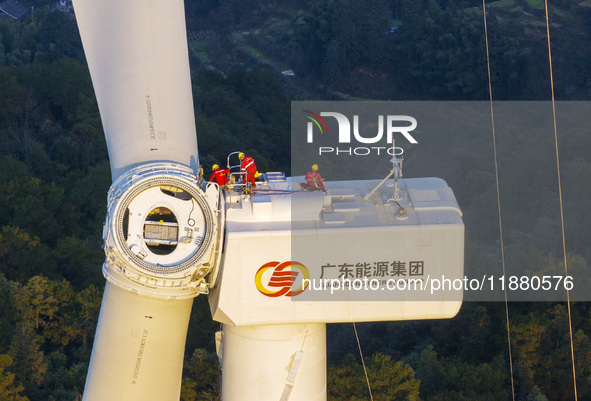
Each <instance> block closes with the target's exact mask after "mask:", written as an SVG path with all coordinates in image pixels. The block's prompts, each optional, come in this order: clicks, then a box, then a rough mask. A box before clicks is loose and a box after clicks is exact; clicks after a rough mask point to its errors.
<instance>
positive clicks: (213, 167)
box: [211, 164, 220, 171]
mask: <svg viewBox="0 0 591 401" xmlns="http://www.w3.org/2000/svg"><path fill="white" fill-rule="evenodd" d="M218 168H220V166H218V165H217V164H214V165H213V166H211V171H213V170H216V169H218Z"/></svg>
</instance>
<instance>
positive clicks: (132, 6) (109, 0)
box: [74, 0, 199, 180]
mask: <svg viewBox="0 0 591 401" xmlns="http://www.w3.org/2000/svg"><path fill="white" fill-rule="evenodd" d="M74 9H75V11H76V19H77V21H78V28H79V30H80V36H81V38H82V43H83V45H84V52H85V54H86V59H87V61H88V67H89V69H90V74H91V76H92V82H93V85H94V89H95V93H96V98H97V101H98V106H99V110H100V113H101V118H102V122H103V128H104V131H105V136H106V139H107V146H108V149H109V157H110V160H111V171H112V175H113V180H115V179H116V178H117V177H118V176H119V175H121V174H122V173H123V172H125V171H126V170H128V169H129V167H130V166H133V165H136V164H138V163H142V162H146V161H157V160H166V161H174V162H179V163H183V164H185V165H188V166H191V167H192V168H193V170H195V171H197V168H198V165H199V161H198V154H197V138H196V134H195V117H194V114H193V99H192V95H191V80H190V71H189V59H188V50H187V34H186V27H185V13H184V3H183V0H103V1H97V0H74Z"/></svg>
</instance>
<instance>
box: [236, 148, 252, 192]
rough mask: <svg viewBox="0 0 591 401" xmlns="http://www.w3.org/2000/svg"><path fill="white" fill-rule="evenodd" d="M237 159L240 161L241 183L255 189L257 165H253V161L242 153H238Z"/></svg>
mask: <svg viewBox="0 0 591 401" xmlns="http://www.w3.org/2000/svg"><path fill="white" fill-rule="evenodd" d="M238 158H239V159H240V169H241V171H242V174H244V176H243V178H242V179H243V182H244V183H245V184H248V183H249V182H250V185H251V186H252V188H256V186H257V185H256V184H255V182H254V181H255V178H256V177H257V165H256V164H254V159H253V158H252V157H250V156H246V155H245V154H244V153H242V152H240V154H238Z"/></svg>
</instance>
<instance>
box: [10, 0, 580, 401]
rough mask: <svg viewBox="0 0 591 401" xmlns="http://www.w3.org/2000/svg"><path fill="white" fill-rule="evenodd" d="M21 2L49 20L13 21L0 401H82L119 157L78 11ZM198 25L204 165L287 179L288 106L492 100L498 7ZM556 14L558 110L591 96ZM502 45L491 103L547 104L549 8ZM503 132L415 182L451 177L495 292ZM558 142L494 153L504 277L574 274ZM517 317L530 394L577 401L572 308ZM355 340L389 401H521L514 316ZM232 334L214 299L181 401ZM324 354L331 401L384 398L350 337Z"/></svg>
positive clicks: (570, 175) (234, 6) (521, 365)
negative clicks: (230, 157) (565, 266)
mask: <svg viewBox="0 0 591 401" xmlns="http://www.w3.org/2000/svg"><path fill="white" fill-rule="evenodd" d="M22 3H23V4H24V5H25V6H27V7H28V8H29V9H30V8H31V7H32V6H34V11H33V14H31V12H29V13H28V14H27V15H25V16H24V17H23V18H22V19H21V20H19V21H15V20H9V19H0V210H2V214H1V217H0V400H2V401H26V400H30V401H46V400H50V401H51V400H55V401H69V400H80V399H81V394H82V391H83V386H84V380H85V375H86V370H87V367H88V361H89V358H90V351H91V348H92V342H93V336H94V329H95V326H96V322H97V317H98V311H99V307H100V301H101V296H102V289H103V286H104V279H103V277H102V274H101V265H102V263H103V260H104V254H103V251H102V249H101V243H102V240H101V233H102V223H103V220H104V217H105V213H106V194H107V191H108V188H109V186H110V183H111V178H110V171H109V161H108V156H107V150H106V145H105V141H104V137H103V132H102V125H101V121H100V117H99V114H98V109H97V105H96V101H95V99H94V92H93V88H92V83H91V80H90V76H89V73H88V70H87V67H86V61H85V58H84V54H83V51H82V46H81V43H80V38H79V36H78V31H77V27H76V21H75V18H74V16H73V14H72V13H71V12H64V11H60V10H57V9H56V8H55V4H54V3H53V2H52V1H46V0H27V1H25V0H23V2H22ZM186 15H187V22H188V28H187V29H188V35H189V36H188V37H189V44H190V61H191V67H192V83H193V95H194V104H195V116H196V122H197V133H198V143H199V151H200V158H201V163H202V164H203V165H204V166H205V167H206V168H207V167H209V166H210V165H211V164H212V163H220V162H221V163H220V164H222V163H224V162H225V158H226V156H227V154H228V153H230V152H232V151H235V150H243V151H247V152H249V153H250V154H252V155H253V156H255V158H256V160H257V165H258V166H259V169H260V170H261V171H264V170H283V171H286V172H287V173H290V171H289V168H290V148H289V146H290V145H289V144H290V132H289V130H290V126H289V125H290V101H292V100H308V99H314V100H328V99H338V100H342V99H351V100H354V99H379V100H456V101H457V100H482V101H487V100H488V98H489V94H488V78H487V63H486V48H485V37H484V20H483V10H482V2H481V1H477V0H456V1H454V0H431V1H427V0H423V1H413V0H341V1H334V0H283V1H281V0H277V1H272V2H269V1H262V0H206V1H197V0H186ZM549 19H550V32H551V35H552V57H553V58H552V60H553V78H554V89H555V93H556V98H557V99H558V100H588V99H589V97H590V96H591V4H589V2H588V1H586V2H579V1H571V0H556V1H550V9H549ZM487 28H488V40H489V47H490V61H491V64H490V68H491V74H492V90H493V96H494V98H495V99H496V100H550V97H551V92H550V74H549V63H548V48H547V38H546V24H545V13H544V3H543V2H542V1H541V0H500V1H495V2H490V3H489V2H487ZM285 70H291V71H292V72H293V74H294V75H290V74H282V71H285ZM550 113H551V111H550ZM583 120H585V119H583ZM490 129H491V127H490V120H486V121H485V122H484V123H483V127H482V132H483V135H482V136H481V137H480V136H479V137H461V136H458V137H454V138H448V137H446V138H443V137H440V138H434V139H433V141H431V142H432V146H431V148H425V150H424V151H423V153H422V154H421V153H420V152H419V151H416V152H415V154H413V157H412V159H410V160H408V166H407V167H406V170H405V172H406V174H407V176H422V175H430V176H438V177H442V178H444V179H446V180H447V181H448V183H449V184H450V186H451V187H452V188H453V189H454V191H455V194H456V197H457V198H458V202H459V203H460V206H461V208H462V210H463V212H464V217H465V222H466V232H467V234H466V264H467V266H468V267H470V268H472V269H475V270H479V269H480V270H487V271H494V272H495V273H494V274H496V275H499V274H500V273H499V269H500V265H501V259H500V258H501V251H500V244H499V228H498V222H497V216H498V213H497V203H496V185H495V170H494V160H493V154H492V137H491V135H490ZM541 135H547V133H544V134H541V133H538V132H529V131H527V130H526V129H524V130H508V131H507V134H505V136H502V135H501V136H500V138H499V139H500V142H499V149H498V150H499V159H500V160H501V169H500V180H501V200H502V206H503V207H502V211H503V213H504V214H505V216H506V219H505V224H506V226H505V230H504V241H505V247H506V248H505V249H504V253H505V256H506V262H507V268H511V266H514V265H519V266H522V267H523V266H525V267H526V270H527V269H528V268H529V269H530V270H529V271H536V272H537V271H556V270H557V271H560V269H562V260H563V250H562V245H561V222H560V214H559V213H558V209H559V205H558V198H557V182H556V167H555V161H554V160H553V159H551V158H552V157H554V154H553V153H552V152H553V138H552V132H550V133H549V134H548V135H550V136H543V137H542V136H541ZM560 135H561V132H560V130H559V136H560ZM559 143H560V149H561V152H562V153H561V160H562V163H563V165H562V166H561V167H562V176H563V181H562V185H563V191H564V197H565V208H566V209H565V210H566V211H565V233H566V238H567V242H566V244H567V259H568V262H569V266H571V267H572V268H573V269H575V270H576V269H579V270H581V271H582V270H585V269H587V266H588V262H587V260H588V259H589V257H591V230H590V229H589V227H590V223H591V221H590V219H591V217H589V213H588V210H589V208H590V207H591V205H590V202H591V201H590V199H591V196H590V194H589V193H588V192H589V189H588V183H589V182H590V181H591V160H590V156H589V152H588V151H589V149H591V143H590V139H589V136H588V131H586V130H585V129H584V128H580V127H579V129H577V127H574V128H573V127H570V128H569V131H568V135H567V136H560V137H559ZM438 149H439V150H438ZM532 177H533V178H532ZM531 188H533V189H531ZM526 216H527V218H526ZM508 316H509V318H510V332H509V333H510V336H511V347H512V353H511V355H512V358H513V378H514V386H515V396H516V399H517V400H524V401H526V400H527V401H534V400H536V401H542V400H552V401H553V400H567V399H573V377H572V366H571V342H570V336H569V315H568V311H567V307H566V304H564V303H549V302H536V303H534V302H529V303H527V302H521V303H510V304H509V308H508ZM571 318H572V328H573V345H572V350H573V352H574V356H575V368H576V374H577V392H578V399H579V400H591V341H590V339H589V335H590V334H591V308H590V304H589V303H585V302H578V303H574V304H572V310H571ZM357 327H358V330H359V335H360V340H361V345H362V347H363V351H364V355H365V363H366V365H367V368H368V375H369V381H370V383H371V384H372V391H373V395H374V399H376V400H425V401H435V400H438V401H452V400H454V401H455V400H471V401H473V400H481V401H486V400H495V401H496V400H499V399H511V374H510V369H509V361H508V359H509V351H508V341H507V337H508V332H507V320H506V309H505V305H504V304H503V303H495V302H466V303H464V305H463V307H462V310H461V311H460V313H459V315H458V316H457V317H456V318H454V319H451V320H446V321H419V322H384V323H374V324H359V325H358V326H357ZM218 329H219V324H217V323H214V322H212V321H211V317H210V315H209V309H208V306H207V299H206V297H198V298H197V299H196V301H195V305H194V310H193V316H192V322H191V326H190V329H189V335H188V338H187V349H186V358H185V360H186V363H185V371H184V381H183V389H182V400H184V401H193V400H215V399H219V394H220V391H219V390H220V388H219V386H220V373H219V369H218V366H217V363H218V362H217V356H216V355H215V353H214V341H213V336H214V332H215V331H216V330H218ZM328 347H329V371H328V377H329V384H328V390H329V399H331V400H361V399H369V396H368V392H367V384H366V381H365V376H364V373H363V368H362V364H361V360H360V357H359V352H358V350H357V343H356V341H355V335H354V333H353V328H352V327H351V325H330V326H329V329H328Z"/></svg>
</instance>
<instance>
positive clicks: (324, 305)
mask: <svg viewBox="0 0 591 401" xmlns="http://www.w3.org/2000/svg"><path fill="white" fill-rule="evenodd" d="M326 184H327V189H328V195H327V196H326V197H325V198H324V201H323V202H320V203H319V202H318V199H316V198H317V193H314V195H313V196H312V197H311V198H310V204H315V205H317V209H318V210H317V213H310V212H309V210H308V212H307V213H306V216H308V217H306V219H304V220H295V219H293V220H292V221H291V222H289V221H285V219H282V218H281V217H280V216H276V220H275V221H274V222H264V221H261V220H259V219H258V216H257V205H256V203H257V202H256V201H255V202H253V199H252V198H251V199H248V198H246V199H242V200H241V201H240V202H236V203H235V204H229V208H228V210H227V220H226V228H227V232H226V244H225V250H224V254H223V257H222V265H221V274H220V277H221V279H220V281H219V283H217V286H216V287H215V288H214V289H213V290H212V291H211V295H210V305H211V309H212V315H213V318H214V319H215V320H218V321H220V322H222V323H225V324H232V325H237V326H243V325H264V324H281V323H313V322H351V321H384V320H413V319H435V318H437V319H439V318H449V317H453V316H454V315H455V314H456V313H457V312H458V310H459V308H460V306H461V302H462V291H461V289H460V290H459V291H458V290H455V291H454V290H453V283H454V282H455V283H456V284H457V283H458V282H459V281H461V280H462V279H463V277H464V225H463V223H462V220H461V212H460V210H459V208H458V206H457V203H456V201H455V198H454V197H453V193H452V191H451V190H450V189H449V187H447V184H445V182H444V181H442V180H439V179H432V178H425V179H410V180H400V181H399V187H400V190H399V192H398V197H397V198H396V200H395V201H389V200H391V196H392V187H388V186H384V187H383V188H380V189H379V190H378V191H376V192H375V194H373V195H372V196H371V197H369V199H367V200H365V199H363V198H364V196H365V195H367V194H368V193H369V192H370V191H371V189H372V188H375V186H376V185H377V182H374V181H354V182H337V183H326ZM256 196H258V195H255V196H254V197H253V198H256ZM285 202H289V203H291V202H296V203H297V202H306V201H305V196H304V197H302V193H298V197H297V200H294V199H292V197H291V196H289V195H282V196H277V197H271V202H270V203H271V205H269V206H268V208H269V209H270V210H271V211H273V210H284V209H285V205H284V203H285ZM291 206H292V207H291V209H292V214H293V215H294V216H295V215H297V210H295V211H294V209H297V208H298V205H297V204H292V205H291ZM309 206H310V205H307V206H306V207H308V209H309ZM401 209H404V210H401ZM249 211H250V213H251V220H250V221H248V219H247V218H246V217H245V216H247V215H248V213H249ZM233 215H235V216H239V219H237V220H236V221H233V220H232V216H233ZM269 215H272V213H266V214H265V216H269ZM310 216H313V218H312V217H310ZM304 279H306V281H304ZM444 280H446V281H445V283H444ZM437 283H439V284H437ZM442 283H443V285H442ZM446 284H447V286H448V287H446ZM438 287H439V288H438ZM445 288H450V289H452V290H451V291H444V290H443V289H445ZM456 288H457V287H456Z"/></svg>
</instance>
